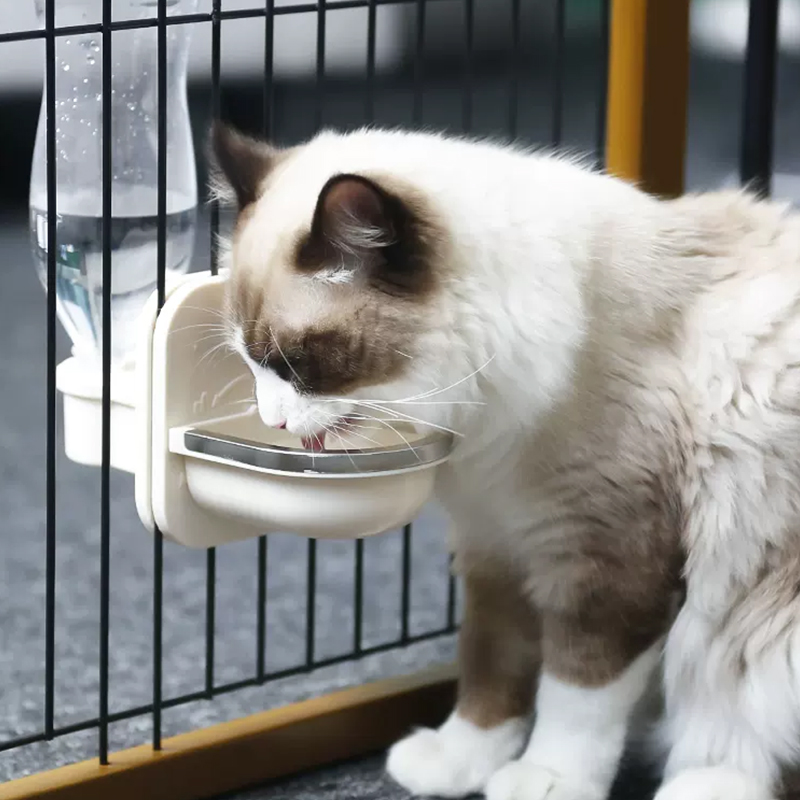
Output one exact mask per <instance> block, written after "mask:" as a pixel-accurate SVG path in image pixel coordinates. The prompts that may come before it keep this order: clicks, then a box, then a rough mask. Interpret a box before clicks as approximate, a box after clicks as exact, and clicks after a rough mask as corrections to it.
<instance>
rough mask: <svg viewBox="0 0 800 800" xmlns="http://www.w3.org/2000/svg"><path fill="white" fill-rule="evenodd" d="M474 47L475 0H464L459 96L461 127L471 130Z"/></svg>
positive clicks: (467, 130) (466, 131)
mask: <svg viewBox="0 0 800 800" xmlns="http://www.w3.org/2000/svg"><path fill="white" fill-rule="evenodd" d="M474 49H475V0H464V93H463V96H462V98H461V127H462V128H463V129H464V132H465V133H468V132H469V131H471V130H472V92H473V86H472V56H473V50H474Z"/></svg>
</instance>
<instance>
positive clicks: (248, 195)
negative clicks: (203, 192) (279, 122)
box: [208, 120, 279, 211]
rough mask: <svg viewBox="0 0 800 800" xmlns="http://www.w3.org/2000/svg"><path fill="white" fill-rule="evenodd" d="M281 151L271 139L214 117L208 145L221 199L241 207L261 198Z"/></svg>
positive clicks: (215, 187)
mask: <svg viewBox="0 0 800 800" xmlns="http://www.w3.org/2000/svg"><path fill="white" fill-rule="evenodd" d="M278 153H279V151H278V150H276V149H275V148H274V147H272V145H270V144H268V143H267V142H262V141H259V140H257V139H253V138H251V137H250V136H246V135H245V134H243V133H240V132H239V131H237V130H235V129H234V128H232V127H231V126H230V125H226V124H225V123H224V122H222V121H220V120H214V122H213V124H212V126H211V132H210V135H209V147H208V157H209V164H210V167H211V190H212V192H213V193H214V195H215V196H216V197H217V198H218V199H220V200H223V201H227V200H230V201H233V202H235V203H236V205H238V207H239V210H240V211H241V209H243V208H244V207H245V206H248V205H250V203H254V202H255V201H256V200H257V199H258V197H259V193H260V190H261V185H262V183H263V181H264V178H265V177H266V176H267V175H268V173H269V172H270V170H271V169H272V167H273V166H274V165H275V162H276V161H277V159H278Z"/></svg>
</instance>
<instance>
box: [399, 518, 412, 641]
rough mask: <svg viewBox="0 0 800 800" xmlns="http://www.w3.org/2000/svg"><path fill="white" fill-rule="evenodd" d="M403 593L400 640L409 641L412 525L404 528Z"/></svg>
mask: <svg viewBox="0 0 800 800" xmlns="http://www.w3.org/2000/svg"><path fill="white" fill-rule="evenodd" d="M402 580H403V584H402V593H401V596H400V640H401V641H402V643H403V644H406V643H407V642H408V635H409V631H408V625H409V617H410V615H411V525H406V526H405V527H404V528H403V568H402Z"/></svg>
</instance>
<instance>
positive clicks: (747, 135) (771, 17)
mask: <svg viewBox="0 0 800 800" xmlns="http://www.w3.org/2000/svg"><path fill="white" fill-rule="evenodd" d="M778 7H779V0H750V19H749V23H748V32H747V56H746V58H745V65H744V106H743V119H742V144H741V157H740V163H739V174H740V177H741V181H742V183H744V184H748V185H749V186H750V187H751V188H752V189H753V190H754V191H756V192H758V193H759V194H761V195H764V196H768V195H769V194H770V192H771V189H772V148H773V131H774V127H775V71H776V67H777V61H778V11H779V8H778Z"/></svg>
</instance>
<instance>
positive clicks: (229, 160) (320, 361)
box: [212, 124, 448, 444]
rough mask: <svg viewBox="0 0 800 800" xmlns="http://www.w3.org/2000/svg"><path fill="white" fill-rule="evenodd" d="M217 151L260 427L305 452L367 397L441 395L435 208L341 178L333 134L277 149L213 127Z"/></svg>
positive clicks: (242, 349)
mask: <svg viewBox="0 0 800 800" xmlns="http://www.w3.org/2000/svg"><path fill="white" fill-rule="evenodd" d="M212 148H213V157H214V160H215V162H216V165H217V167H218V173H219V174H218V176H217V177H218V179H221V184H220V186H221V187H222V188H221V191H223V192H227V193H228V194H229V195H230V197H231V199H232V200H233V201H234V202H235V203H236V205H237V206H238V218H237V221H236V225H235V228H234V232H233V236H232V240H231V251H230V264H229V266H230V279H229V281H228V287H229V288H228V297H227V306H226V323H227V325H228V328H229V332H230V336H231V340H232V343H233V345H234V347H235V348H236V350H237V351H238V352H239V353H240V354H241V356H242V357H243V358H244V359H245V361H246V362H247V364H248V366H249V367H250V369H251V371H252V372H253V375H254V378H255V387H256V389H255V390H256V399H257V404H258V409H259V413H260V416H261V418H262V420H263V421H264V423H266V424H267V425H271V426H276V427H286V428H287V429H288V430H289V431H290V432H292V433H295V434H298V435H300V436H302V437H304V439H306V441H307V442H308V443H309V444H310V443H313V442H315V441H318V440H317V439H316V437H318V436H320V434H322V433H323V432H324V431H325V430H326V429H329V430H330V429H333V428H335V427H336V426H337V425H338V424H339V422H340V421H341V420H344V419H346V418H348V417H352V416H353V414H354V412H355V411H358V412H359V413H361V414H364V415H366V416H369V415H370V407H371V406H370V405H367V404H366V403H369V402H370V401H372V400H382V401H390V402H396V401H398V400H402V399H407V398H409V397H412V396H413V395H414V394H415V393H419V392H426V391H428V390H431V389H435V388H436V386H437V381H438V380H440V379H441V376H437V375H435V374H432V371H435V370H436V369H437V368H440V367H437V366H436V362H440V361H441V358H440V357H437V359H434V360H433V361H432V360H431V359H430V358H427V357H426V354H428V355H429V353H428V352H427V351H428V350H429V348H430V347H431V337H432V336H434V337H435V335H436V331H437V330H439V329H440V326H441V311H442V304H441V300H442V297H443V292H444V285H445V283H446V281H447V256H446V253H447V248H448V245H447V234H446V231H445V229H444V226H443V225H442V224H441V222H440V219H439V218H438V216H437V213H436V211H435V210H434V208H433V207H432V205H431V203H430V202H429V201H428V199H427V198H426V197H425V196H424V195H423V194H422V193H421V192H420V191H419V190H418V189H416V188H415V187H414V186H412V185H410V184H409V183H407V182H404V181H403V180H401V179H398V178H397V177H395V176H393V175H391V174H390V173H388V172H384V171H381V170H353V171H350V170H347V169H340V168H339V167H341V166H342V163H340V162H339V160H338V159H337V141H336V137H335V136H333V135H331V136H329V137H328V140H326V139H325V137H322V138H319V139H317V140H314V141H312V142H311V143H309V144H307V145H303V146H301V147H296V148H291V149H287V150H278V149H275V148H273V147H271V146H269V145H267V144H265V143H263V142H258V141H255V140H252V139H250V138H248V137H245V136H242V135H241V134H239V133H237V132H235V131H233V130H231V129H230V128H228V127H225V126H223V125H221V124H216V125H215V126H214V128H213V130H212ZM346 161H347V159H344V162H346ZM443 355H444V356H445V358H446V353H445V354H443ZM356 401H363V403H362V404H361V405H360V406H356ZM373 410H374V408H373ZM435 410H436V409H434V408H432V407H429V408H427V409H417V411H422V412H423V413H422V414H418V415H419V416H425V417H426V419H427V418H429V417H430V415H431V414H432V413H434V412H435ZM425 412H427V413H425ZM415 413H416V412H415Z"/></svg>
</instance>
